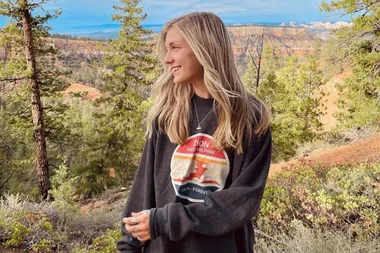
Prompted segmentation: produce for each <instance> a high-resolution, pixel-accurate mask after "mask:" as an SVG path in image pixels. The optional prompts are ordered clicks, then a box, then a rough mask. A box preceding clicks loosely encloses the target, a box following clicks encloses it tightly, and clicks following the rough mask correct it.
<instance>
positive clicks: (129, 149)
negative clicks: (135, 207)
mask: <svg viewBox="0 0 380 253" xmlns="http://www.w3.org/2000/svg"><path fill="white" fill-rule="evenodd" d="M140 2H141V1H139V0H122V1H121V5H120V6H114V8H115V9H116V10H117V11H118V13H117V14H115V15H113V20H114V21H118V22H120V31H119V37H118V38H117V39H113V40H110V43H109V46H108V47H107V48H106V54H105V55H104V57H103V59H102V64H103V66H104V68H105V69H106V70H107V71H106V74H105V75H104V77H103V85H102V86H101V87H100V91H101V93H102V97H101V98H99V99H98V100H97V101H96V105H97V106H99V107H100V109H98V110H95V111H94V110H93V108H92V107H90V106H89V105H85V104H81V106H84V108H86V110H90V112H88V113H90V114H91V115H92V117H93V118H92V119H91V120H90V121H88V118H87V116H86V115H84V114H82V113H81V112H79V111H77V112H75V111H76V109H75V108H73V112H72V113H75V114H77V115H78V118H77V119H76V121H78V122H81V124H83V126H84V127H85V129H83V131H85V132H81V133H80V135H82V136H83V143H82V145H80V144H79V146H78V147H81V148H79V149H78V150H77V153H76V156H77V155H78V154H81V158H79V159H78V157H74V158H73V159H72V160H71V161H72V164H71V165H70V166H72V167H73V171H75V174H76V175H77V176H78V177H79V185H78V187H79V192H81V193H83V194H84V195H85V196H91V195H93V194H97V193H100V192H101V191H103V190H104V189H105V188H107V187H110V186H112V185H115V184H117V183H119V184H125V183H127V181H128V180H130V179H132V178H133V175H134V172H135V169H136V167H137V161H138V159H139V156H140V154H141V150H142V147H143V144H144V139H145V138H144V126H145V125H144V124H145V122H144V118H145V117H144V115H145V113H146V106H145V103H146V102H145V101H146V100H147V97H148V96H149V85H150V84H151V83H152V79H151V76H152V73H153V72H154V71H155V68H154V67H155V58H154V57H153V55H152V49H153V47H154V45H153V43H152V42H151V41H150V40H149V39H150V36H151V32H150V31H148V30H145V29H144V28H143V27H142V26H141V22H142V21H143V20H144V19H145V18H146V14H143V8H142V7H139V4H140ZM70 113H71V112H70ZM80 118H82V119H80ZM78 131H82V130H81V129H78ZM82 154H83V155H82ZM110 168H113V169H115V172H116V175H117V176H116V179H115V178H111V177H110V175H109V169H110Z"/></svg>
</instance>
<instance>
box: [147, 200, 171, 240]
mask: <svg viewBox="0 0 380 253" xmlns="http://www.w3.org/2000/svg"><path fill="white" fill-rule="evenodd" d="M167 209H168V206H167V205H166V206H164V207H162V208H152V209H150V213H149V230H150V237H151V239H152V240H154V239H156V238H157V237H160V236H162V235H168V232H169V231H168V215H167V213H168V210H167Z"/></svg>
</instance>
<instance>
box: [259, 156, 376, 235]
mask: <svg viewBox="0 0 380 253" xmlns="http://www.w3.org/2000/svg"><path fill="white" fill-rule="evenodd" d="M379 182H380V165H379V164H378V163H374V164H362V165H341V166H337V167H334V168H324V167H323V166H314V167H309V166H301V167H296V168H293V169H292V170H287V171H283V172H279V174H276V175H274V176H273V177H271V178H270V179H269V181H268V185H267V188H266V190H265V193H264V197H263V201H262V203H261V209H260V214H259V216H258V218H257V219H256V222H257V224H258V227H259V228H260V229H261V230H263V231H266V232H267V233H271V234H278V233H281V232H285V233H289V231H290V228H289V224H291V222H293V221H294V220H296V221H300V222H302V223H303V224H304V225H306V226H308V227H310V228H323V230H336V231H343V232H345V233H348V234H349V235H350V236H352V237H363V238H376V237H378V236H379V235H380V211H379V210H380V204H379V203H380V184H379Z"/></svg>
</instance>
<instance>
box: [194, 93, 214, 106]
mask: <svg viewBox="0 0 380 253" xmlns="http://www.w3.org/2000/svg"><path fill="white" fill-rule="evenodd" d="M192 99H194V101H195V103H196V104H197V105H203V106H213V105H214V101H215V99H214V98H202V97H200V96H198V95H197V94H195V93H194V95H193V98H192Z"/></svg>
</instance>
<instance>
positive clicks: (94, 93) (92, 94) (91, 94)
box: [64, 83, 102, 100]
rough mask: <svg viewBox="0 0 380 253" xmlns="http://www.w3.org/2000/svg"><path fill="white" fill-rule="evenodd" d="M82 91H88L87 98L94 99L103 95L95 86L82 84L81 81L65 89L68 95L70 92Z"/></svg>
mask: <svg viewBox="0 0 380 253" xmlns="http://www.w3.org/2000/svg"><path fill="white" fill-rule="evenodd" d="M80 91H86V92H87V95H86V96H85V99H86V100H94V99H96V98H98V97H100V96H101V95H102V94H101V93H100V91H99V90H98V89H96V88H94V87H91V86H89V85H85V84H81V83H73V84H71V85H70V86H69V87H68V88H67V89H66V90H65V91H64V96H68V94H69V93H70V92H80Z"/></svg>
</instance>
